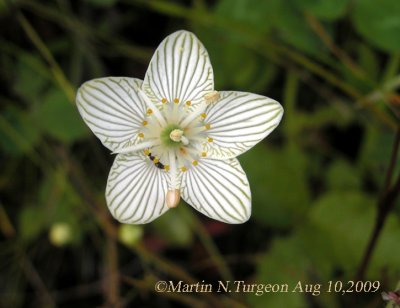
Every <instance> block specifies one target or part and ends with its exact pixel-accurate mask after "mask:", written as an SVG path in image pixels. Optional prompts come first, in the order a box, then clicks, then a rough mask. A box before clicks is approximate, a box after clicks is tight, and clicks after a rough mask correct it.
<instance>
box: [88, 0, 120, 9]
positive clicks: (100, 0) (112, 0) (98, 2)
mask: <svg viewBox="0 0 400 308" xmlns="http://www.w3.org/2000/svg"><path fill="white" fill-rule="evenodd" d="M117 1H118V0H89V2H90V3H91V4H93V5H95V6H100V7H110V6H113V5H115V4H116V3H117Z"/></svg>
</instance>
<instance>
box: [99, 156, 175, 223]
mask: <svg viewBox="0 0 400 308" xmlns="http://www.w3.org/2000/svg"><path fill="white" fill-rule="evenodd" d="M167 183H168V182H167V176H166V172H165V171H163V170H161V169H158V168H157V167H156V166H155V165H154V164H153V163H152V162H151V161H150V160H149V159H148V158H147V157H146V156H145V155H144V154H142V153H133V154H129V155H128V154H119V155H117V157H116V158H115V160H114V163H113V166H112V167H111V171H110V174H109V176H108V181H107V188H106V200H107V205H108V208H109V209H110V212H111V214H112V215H113V216H114V218H115V219H117V220H118V221H120V222H122V223H131V224H145V223H149V222H151V221H153V220H154V219H156V218H157V217H159V216H160V215H162V214H163V213H164V212H165V211H167V209H168V208H167V205H166V200H165V197H166V194H167V191H168V186H167Z"/></svg>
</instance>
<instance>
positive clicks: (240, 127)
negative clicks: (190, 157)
mask: <svg viewBox="0 0 400 308" xmlns="http://www.w3.org/2000/svg"><path fill="white" fill-rule="evenodd" d="M220 95H221V98H220V100H219V101H218V102H216V103H214V104H211V105H210V106H208V107H207V109H206V114H207V116H206V118H205V123H208V124H210V125H211V128H210V129H209V130H207V131H206V133H207V135H208V137H210V138H212V139H213V141H212V142H208V143H207V144H206V145H205V148H204V150H205V151H206V152H207V157H210V158H215V159H227V158H232V157H236V156H238V155H240V154H242V153H244V152H246V151H247V150H249V149H250V148H251V147H253V146H254V145H256V144H257V143H258V142H260V141H261V140H262V139H264V138H265V137H266V136H267V135H269V133H271V131H272V130H273V129H274V128H275V127H276V126H277V125H278V124H279V122H280V120H281V118H282V115H283V108H282V106H281V105H280V104H279V103H278V102H277V101H274V100H273V99H271V98H268V97H265V96H261V95H257V94H252V93H245V92H233V91H221V92H220Z"/></svg>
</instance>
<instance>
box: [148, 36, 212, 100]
mask: <svg viewBox="0 0 400 308" xmlns="http://www.w3.org/2000/svg"><path fill="white" fill-rule="evenodd" d="M142 89H143V90H144V91H145V92H146V94H147V95H148V96H149V97H150V98H151V99H152V100H153V101H154V102H155V103H158V104H160V102H161V100H162V99H163V98H166V99H167V100H168V101H169V102H173V101H174V99H179V102H180V103H186V102H187V101H190V102H191V103H192V104H196V103H197V102H198V101H200V100H201V99H202V98H203V96H204V95H205V94H206V93H209V92H210V91H212V90H213V89H214V75H213V70H212V66H211V63H210V59H209V56H208V53H207V50H206V49H205V48H204V46H203V44H202V43H201V42H200V41H199V40H198V39H197V37H196V36H195V35H194V34H193V33H191V32H187V31H177V32H174V33H172V34H171V35H169V36H167V37H166V38H165V39H164V40H163V41H162V42H161V44H160V45H159V46H158V48H157V50H156V51H155V53H154V55H153V58H152V59H151V62H150V66H149V68H148V70H147V72H146V76H145V78H144V81H143V86H142Z"/></svg>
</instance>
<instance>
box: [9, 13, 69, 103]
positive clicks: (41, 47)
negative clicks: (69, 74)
mask: <svg viewBox="0 0 400 308" xmlns="http://www.w3.org/2000/svg"><path fill="white" fill-rule="evenodd" d="M17 19H18V21H19V23H20V24H21V27H22V29H23V30H24V31H25V34H26V35H27V37H28V38H29V39H30V40H31V42H32V43H33V45H35V47H36V48H37V49H38V51H39V52H40V54H41V55H42V57H43V58H44V59H45V60H46V61H47V63H48V64H49V66H50V71H51V72H52V74H53V76H54V78H55V79H56V80H57V82H58V84H59V85H60V87H61V89H62V90H63V91H64V92H65V94H66V96H67V97H68V100H69V101H70V102H71V103H74V101H75V89H74V87H73V86H72V85H71V83H70V82H69V81H68V79H67V78H66V77H65V74H64V72H63V70H62V69H61V68H60V66H59V65H58V63H57V61H56V60H55V59H54V57H53V55H52V53H51V52H50V50H49V49H48V48H47V46H46V44H45V43H44V42H43V40H42V39H41V38H40V36H39V34H38V33H37V32H36V31H35V29H34V28H33V26H32V25H31V24H30V23H29V21H28V20H27V19H26V18H25V16H24V15H23V14H22V13H21V12H18V13H17Z"/></svg>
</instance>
